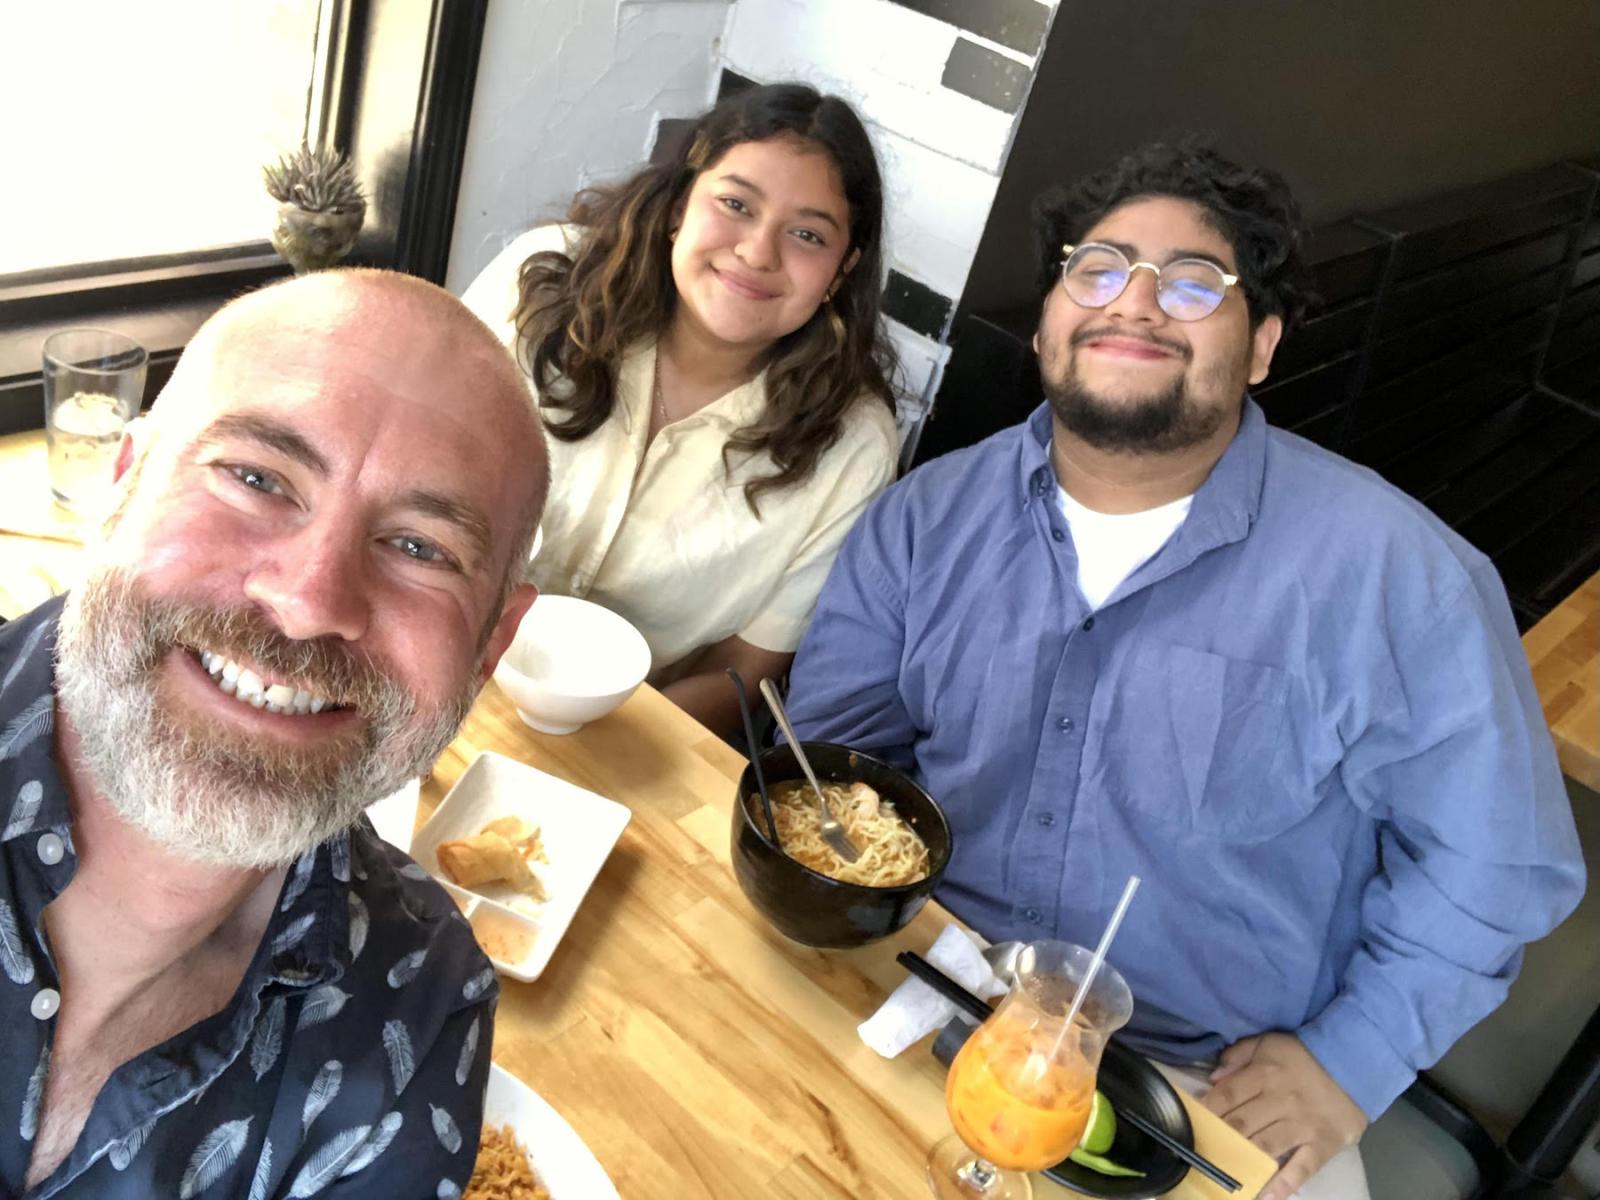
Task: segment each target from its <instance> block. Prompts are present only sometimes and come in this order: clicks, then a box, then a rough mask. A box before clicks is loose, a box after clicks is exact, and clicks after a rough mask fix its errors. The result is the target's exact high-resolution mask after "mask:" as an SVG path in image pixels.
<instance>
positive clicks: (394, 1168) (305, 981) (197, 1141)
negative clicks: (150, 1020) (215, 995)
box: [0, 600, 498, 1200]
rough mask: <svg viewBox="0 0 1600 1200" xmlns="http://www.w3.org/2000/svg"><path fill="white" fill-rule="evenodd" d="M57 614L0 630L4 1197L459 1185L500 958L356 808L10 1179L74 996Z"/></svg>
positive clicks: (335, 1194)
mask: <svg viewBox="0 0 1600 1200" xmlns="http://www.w3.org/2000/svg"><path fill="white" fill-rule="evenodd" d="M60 611H61V601H59V600H55V601H51V602H50V603H48V604H46V605H43V606H41V607H40V608H38V609H36V610H34V611H33V612H32V613H30V614H28V615H26V616H24V617H22V618H20V619H18V620H16V621H13V622H11V623H10V624H8V625H5V626H0V824H3V829H0V975H3V977H0V1028H3V1029H4V1030H5V1035H4V1037H0V1106H3V1107H0V1196H8V1197H18V1198H22V1200H45V1198H46V1197H58V1198H60V1200H78V1198H80V1197H81V1198H84V1200H87V1198H89V1197H92V1198H93V1200H151V1198H152V1197H162V1198H166V1197H177V1198H180V1200H189V1198H190V1197H198V1198H201V1200H222V1198H224V1197H227V1198H238V1200H246V1198H247V1197H248V1198H249V1200H264V1198H266V1197H302V1196H318V1197H327V1198H329V1200H334V1198H343V1200H350V1198H354V1197H362V1198H366V1197H371V1198H372V1200H390V1198H392V1197H430V1198H431V1197H436V1196H437V1197H445V1198H449V1197H454V1196H458V1195H459V1194H460V1192H461V1190H462V1189H464V1188H465V1186H466V1183H467V1179H468V1177H469V1176H470V1175H471V1173H472V1164H473V1160H474V1158H475V1157H476V1154H477V1146H478V1127H479V1124H480V1121H481V1119H482V1108H483V1092H484V1087H485V1084H486V1082H487V1079H488V1072H489V1045H490V1041H491V1034H492V1031H493V1022H494V1004H495V1000H496V998H497V996H498V988H497V985H496V982H495V977H494V971H493V968H491V967H490V966H489V963H488V960H487V959H485V958H484V956H483V953H482V952H481V951H480V950H479V949H478V946H477V944H476V942H475V941H474V940H473V938H472V934H471V931H470V930H469V929H468V927H467V925H466V923H465V922H464V921H463V920H461V919H460V916H459V914H458V912H457V909H456V907H455V905H454V904H453V903H452V902H451V901H450V899H449V898H448V897H447V896H446V895H445V893H444V891H443V890H442V889H441V888H440V887H439V886H438V885H437V884H435V883H433V882H432V881H431V880H429V879H428V877H427V876H426V875H425V874H424V873H423V872H422V870H421V868H419V867H417V866H416V864H414V863H412V862H411V861H410V860H409V859H408V858H406V857H405V856H404V855H403V854H401V853H400V852H399V851H397V850H395V849H393V848H391V847H389V846H388V845H386V844H385V843H384V842H382V841H380V840H379V839H378V837H377V836H376V835H375V834H374V833H373V832H372V830H371V828H370V826H368V825H367V824H366V822H365V821H363V822H361V823H360V824H359V825H357V826H356V827H354V828H353V829H351V830H350V831H349V832H348V833H343V834H340V835H338V836H337V837H334V838H332V839H331V840H329V841H328V842H325V843H324V844H322V845H321V846H318V847H317V848H316V849H315V850H312V851H310V852H309V853H307V854H306V855H305V856H303V857H302V858H301V859H300V860H299V861H298V862H296V863H295V864H294V866H293V868H292V869H291V870H290V871H289V872H288V874H287V876H286V878H285V880H284V886H283V892H282V894H281V896H280V897H279V900H278V904H277V907H276V909H275V911H274V912H273V916H272V920H271V923H270V924H269V925H268V927H267V931H266V934H265V936H264V937H263V939H262V942H261V945H260V947H259V948H258V949H257V950H256V954H255V957H254V959H253V960H252V961H251V963H250V966H249V968H248V970H247V971H246V972H245V976H244V980H243V982H242V983H241V984H240V985H239V988H238V990H237V991H236V992H235V993H234V995H233V998H232V999H231V1000H230V1001H229V1003H228V1005H227V1006H226V1007H225V1008H224V1009H223V1010H222V1011H221V1012H219V1013H217V1014H215V1015H214V1016H211V1017H207V1018H206V1019H204V1020H202V1021H200V1022H199V1023H198V1024H196V1025H194V1026H192V1027H190V1028H189V1029H186V1030H185V1031H184V1032H182V1033H180V1034H178V1035H177V1036H176V1037H173V1038H171V1039H170V1040H168V1041H166V1042H163V1043H162V1044H161V1045H158V1046H156V1047H154V1048H153V1049H151V1050H147V1051H145V1052H144V1053H143V1054H140V1055H139V1056H138V1057H136V1058H134V1059H132V1060H131V1061H129V1062H126V1063H124V1064H122V1066H120V1067H118V1068H117V1069H116V1070H115V1071H113V1072H112V1073H111V1076H110V1078H109V1079H107V1080H106V1083H105V1086H104V1087H102V1088H101V1090H100V1093H99V1095H98V1096H96V1098H95V1101H94V1106H93V1108H92V1109H91V1110H90V1112H89V1116H88V1119H87V1120H86V1121H85V1123H84V1126H83V1130H82V1132H81V1133H80V1134H79V1135H78V1141H77V1144H76V1145H75V1146H73V1148H72V1152H71V1153H70V1154H69V1155H68V1156H67V1157H66V1158H65V1159H64V1160H63V1161H62V1162H61V1164H60V1166H58V1167H57V1168H56V1170H55V1171H54V1172H53V1173H52V1174H51V1175H50V1176H49V1177H48V1178H46V1179H44V1180H42V1181H41V1182H40V1183H39V1184H38V1185H37V1186H35V1187H34V1188H32V1189H31V1190H28V1189H25V1188H24V1187H23V1179H24V1177H25V1176H26V1174H27V1170H28V1163H29V1159H30V1158H31V1156H32V1153H33V1139H34V1135H35V1133H36V1131H37V1129H38V1122H39V1104H40V1099H41V1097H42V1096H43V1094H44V1083H45V1079H46V1077H47V1076H48V1073H49V1071H50V1050H51V1044H52V1042H53V1040H54V1034H55V1013H56V1010H57V1009H58V1008H59V1006H60V1005H61V1004H62V1003H67V1004H70V1003H71V1002H72V997H71V995H70V994H69V995H68V996H66V997H65V998H63V997H62V996H61V995H60V992H59V990H58V989H59V987H60V982H59V980H58V979H57V977H56V972H55V967H54V965H53V961H52V958H51V954H50V947H49V942H48V940H47V938H46V937H45V932H44V923H43V914H44V910H45V906H46V905H48V904H49V903H50V902H51V901H52V900H53V899H55V897H56V896H58V895H60V894H61V891H62V889H63V888H65V887H66V886H67V884H68V883H70V882H71V881H72V877H73V873H74V872H75V870H76V868H77V855H76V854H75V852H74V850H73V844H72V816H71V810H70V807H69V804H68V798H67V793H66V788H65V785H64V784H63V782H62V779H61V776H60V773H59V771H58V770H57V768H56V763H55V759H54V754H53V742H54V738H53V737H52V736H51V733H52V724H53V718H54V707H55V697H54V688H53V683H54V670H53V665H52V664H53V654H54V644H55V631H56V622H57V619H58V617H59V615H60ZM108 919H110V918H109V915H108Z"/></svg>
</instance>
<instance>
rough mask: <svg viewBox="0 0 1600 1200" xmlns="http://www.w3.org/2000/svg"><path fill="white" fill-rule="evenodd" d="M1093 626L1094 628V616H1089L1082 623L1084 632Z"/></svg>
mask: <svg viewBox="0 0 1600 1200" xmlns="http://www.w3.org/2000/svg"><path fill="white" fill-rule="evenodd" d="M1093 628H1094V618H1093V617H1089V618H1087V619H1086V620H1085V621H1084V623H1083V631H1084V632H1085V633H1088V632H1089V630H1091V629H1093Z"/></svg>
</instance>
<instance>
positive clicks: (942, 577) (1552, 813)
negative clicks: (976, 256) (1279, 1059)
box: [790, 400, 1583, 1116]
mask: <svg viewBox="0 0 1600 1200" xmlns="http://www.w3.org/2000/svg"><path fill="white" fill-rule="evenodd" d="M1050 430H1051V423H1050V414H1049V411H1048V409H1047V408H1041V409H1039V410H1038V411H1037V412H1035V413H1034V414H1033V416H1032V417H1031V418H1030V419H1029V420H1028V421H1027V422H1026V423H1025V424H1023V425H1021V426H1017V427H1015V428H1012V429H1009V430H1006V431H1004V432H1002V433H1000V434H998V435H996V436H994V437H992V438H990V439H988V440H987V441H985V442H983V443H982V444H980V445H978V446H975V447H972V448H970V449H967V450H964V451H961V452H958V453H955V454H951V455H948V456H946V457H944V458H941V459H939V460H937V461H935V462H932V463H929V464H927V465H926V466H924V467H922V468H921V469H919V470H917V471H915V472H913V473H912V474H911V475H910V476H909V477H908V478H906V479H904V480H902V481H901V482H900V483H899V484H897V485H896V486H895V487H893V488H891V489H890V490H889V491H888V492H887V493H885V495H884V496H883V497H881V498H880V499H879V500H878V502H877V503H876V504H875V505H874V506H873V507H872V508H871V509H870V510H869V511H868V512H867V514H866V515H865V516H864V517H863V518H862V520H861V521H860V522H859V524H858V525H857V526H856V528H855V529H854V530H853V531H852V533H851V535H850V537H849V539H848V540H847V542H846V544H845V546H844V549H843V551H842V552H841V554H840V556H839V558H838V560H837V562H836V564H835V566H834V569H833V573H832V575H831V577H830V578H829V580H828V583H827V586H826V587H825V588H824V590H823V593H822V596H821V599H820V602H819V605H818V608H817V613H816V617H815V618H814V620H813V622H812V625H811V628H810V631H809V633H808V634H807V636H806V638H805V641H804V642H803V644H802V645H801V647H800V652H799V657H798V659H797V661H796V663H795V667H794V672H793V687H792V698H791V701H790V713H791V715H792V717H793V719H794V724H795V727H796V729H797V731H798V732H799V734H800V736H802V737H805V738H816V739H823V740H827V741H832V742H843V743H847V744H849V745H851V746H854V747H857V748H859V749H862V750H866V751H868V752H871V753H876V754H879V755H881V756H884V757H886V758H888V759H890V760H891V761H893V762H896V763H898V764H900V765H902V766H904V767H906V768H908V769H909V770H911V771H912V772H913V773H914V774H915V776H916V777H917V778H918V780H919V781H920V782H922V784H923V785H924V786H925V787H926V788H927V789H928V791H929V792H930V793H931V794H932V795H933V796H934V798H935V799H937V800H938V801H940V803H941V804H942V805H943V806H944V808H945V811H946V813H947V814H948V816H949V818H950V823H951V826H952V828H953V830H954V833H955V852H954V855H953V857H952V859H951V862H950V866H949V869H948V873H947V874H946V876H945V880H944V884H943V886H942V888H941V890H940V892H939V898H940V899H941V900H942V901H943V902H944V903H945V904H946V905H948V906H949V907H950V908H951V909H952V910H953V911H954V912H955V913H956V914H957V915H959V916H961V917H962V918H963V919H965V920H966V921H968V922H969V923H970V924H972V925H973V926H975V927H976V928H977V929H978V930H980V931H981V932H983V933H984V934H986V935H987V936H989V937H990V938H995V939H998V938H1021V939H1024V940H1030V939H1037V938H1044V937H1060V938H1065V939H1068V940H1070V941H1076V942H1080V943H1084V944H1087V945H1093V944H1094V943H1095V942H1096V941H1097V940H1098V938H1099V935H1100V932H1101V930H1102V928H1103V927H1104V925H1105V922H1106V920H1107V918H1108V917H1109V916H1110V913H1111V909H1112V907H1113V906H1114V905H1115V902H1116V900H1117V897H1118V896H1119V894H1120V893H1121V891H1122V887H1123V884H1124V883H1125V882H1126V881H1127V878H1128V876H1130V875H1135V874H1137V875H1140V876H1142V877H1143V879H1144V886H1143V888H1142V890H1141V891H1140V892H1139V895H1138V898H1137V900H1136V901H1135V902H1134V905H1133V907H1132V909H1131V910H1130V912H1129V915H1128V917H1127V921H1126V923H1125V924H1124V925H1123V927H1122V931H1121V933H1120V934H1119V935H1118V938H1117V942H1116V946H1115V948H1114V950H1113V955H1112V957H1113V961H1114V963H1115V965H1116V966H1118V967H1119V968H1120V969H1121V971H1122V972H1123V974H1124V975H1125V976H1126V977H1127V979H1128V982H1129V984H1130V986H1131V987H1132V989H1133V993H1134V995H1135V996H1136V997H1137V1007H1136V1011H1135V1014H1134V1018H1133V1021H1132V1023H1131V1024H1130V1026H1129V1039H1130V1041H1132V1042H1133V1044H1135V1045H1136V1046H1138V1047H1140V1048H1141V1049H1143V1050H1145V1051H1146V1052H1147V1053H1152V1054H1155V1055H1157V1056H1160V1057H1164V1058H1167V1059H1169V1060H1172V1061H1180V1060H1195V1059H1206V1058H1210V1057H1213V1056H1215V1055H1216V1054H1217V1053H1218V1052H1220V1050H1221V1049H1222V1048H1223V1047H1224V1046H1226V1045H1228V1044H1229V1043H1231V1042H1233V1041H1236V1040H1238V1039H1239V1038H1242V1037H1246V1036H1249V1035H1253V1034H1257V1033H1261V1032H1263V1031H1267V1030H1292V1031H1296V1032H1298V1034H1299V1036H1300V1037H1301V1039H1302V1040H1303V1041H1304V1042H1305V1044H1306V1045H1307V1047H1308V1048H1309V1049H1310V1050H1311V1051H1312V1053H1313V1054H1315V1055H1316V1057H1317V1058H1318V1060H1319V1061H1320V1062H1321V1063H1322V1064H1323V1065H1324V1067H1325V1068H1326V1069H1327V1070H1328V1071H1329V1073H1330V1074H1331V1075H1332V1076H1333V1077H1334V1078H1335V1079H1336V1080H1337V1081H1338V1082H1339V1083H1340V1085H1341V1086H1342V1087H1343V1088H1344V1089H1345V1091H1347V1092H1348V1093H1349V1094H1350V1095H1351V1097H1353V1098H1354V1099H1355V1100H1356V1102H1357V1103H1359V1104H1360V1105H1361V1107H1362V1108H1363V1109H1364V1110H1365V1111H1366V1112H1367V1113H1368V1115H1369V1116H1376V1115H1377V1114H1378V1113H1380V1112H1382V1111H1383V1109H1385V1108H1386V1107H1387V1106H1388V1105H1389V1103H1390V1102H1391V1101H1392V1100H1393V1099H1394V1097H1395V1096H1397V1095H1398V1094H1399V1093H1400V1092H1401V1091H1402V1090H1404V1088H1405V1087H1406V1085H1407V1084H1408V1083H1409V1082H1410V1080H1411V1079H1412V1078H1413V1076H1414V1074H1415V1072H1416V1071H1417V1070H1418V1069H1420V1068H1422V1067H1425V1066H1427V1065H1430V1064H1431V1063H1432V1062H1434V1061H1435V1060H1436V1059H1438V1058H1439V1056H1440V1055H1442V1054H1443V1053H1444V1051H1445V1050H1446V1049H1448V1048H1449V1046H1450V1045H1451V1044H1452V1043H1453V1042H1454V1041H1455V1040H1456V1039H1457V1038H1458V1037H1460V1036H1461V1034H1463V1033H1464V1032H1465V1031H1466V1030H1467V1029H1468V1028H1469V1027H1470V1026H1472V1025H1473V1024H1474V1023H1475V1022H1477V1021H1478V1020H1480V1019H1481V1018H1482V1017H1484V1016H1485V1015H1486V1014H1487V1013H1489V1012H1490V1011H1491V1010H1492V1009H1494V1008H1495V1007H1496V1006H1497V1005H1498V1004H1499V1003H1500V1002H1501V1000H1502V999H1504V997H1505V994H1506V989H1507V987H1508V986H1509V984H1510V981H1511V980H1512V979H1513V978H1514V977H1515V975H1516V972H1517V970H1518V967H1519V966H1520V963H1521V946H1522V944H1523V943H1524V942H1526V941H1529V940H1532V939H1534V938H1537V937H1540V936H1542V935H1543V934H1544V933H1546V932H1547V931H1549V930H1550V929H1551V928H1552V927H1553V926H1554V925H1555V924H1556V923H1557V922H1558V921H1559V920H1560V919H1561V918H1562V917H1563V916H1565V914H1567V913H1568V912H1570V911H1571V909H1572V908H1573V907H1574V906H1575V905H1576V903H1577V900H1578V897H1579V896H1580V895H1581V893H1582V890H1583V867H1582V860H1581V857H1580V854H1579V849H1578V841H1577V835H1576V832H1575V830H1574V827H1573V821H1572V813H1571V809H1570V805H1569V802H1568V800H1567V797H1566V794H1565V791H1564V789H1563V786H1562V782H1561V776H1560V772H1559V769H1558V768H1557V766H1556V762H1555V755H1554V750H1553V747H1552V745H1551V741H1550V736H1549V733H1548V731H1547V730H1546V727H1545V725H1544V721H1543V717H1542V715H1541V713H1540V709H1539V704H1538V700H1537V697H1536V694H1535V692H1534V690H1533V685H1532V680H1531V679H1530V677H1529V673H1528V666H1527V662H1526V659H1525V658H1524V656H1523V653H1522V647H1521V644H1520V643H1519V641H1518V639H1517V633H1516V628H1515V625H1514V623H1513V621H1512V617H1511V612H1510V609H1509V607H1508V605H1507V603H1506V599H1505V595H1504V591H1503V589H1502V587H1501V585H1500V581H1499V578H1498V577H1497V576H1496V574H1495V572H1494V569H1493V568H1492V566H1491V565H1490V564H1489V563H1488V561H1487V560H1486V559H1485V558H1484V557H1483V556H1482V555H1481V554H1479V553H1478V552H1477V551H1476V550H1474V549H1473V548H1472V547H1471V546H1469V545H1468V544H1467V543H1466V542H1464V541H1463V540H1462V539H1461V538H1459V537H1457V536H1456V535H1455V534H1453V533H1451V532H1450V531H1449V530H1448V529H1447V528H1445V527H1444V526H1443V525H1442V524H1440V522H1439V521H1438V520H1437V519H1435V518H1434V517H1433V516H1432V515H1431V514H1429V513H1428V512H1427V511H1426V510H1425V509H1424V508H1422V506H1421V505H1419V504H1417V503H1416V502H1415V501H1413V500H1411V499H1410V498H1408V497H1407V496H1405V495H1404V494H1402V493H1400V492H1398V491H1396V490H1395V489H1394V488H1392V487H1390V486H1389V485H1388V484H1386V483H1384V482H1383V481H1382V480H1381V479H1379V478H1378V477H1377V476H1376V475H1374V474H1373V473H1371V472H1370V471H1367V470H1365V469H1363V468H1361V467H1358V466H1356V465H1354V464H1352V463H1350V462H1348V461H1346V460H1344V459H1342V458H1339V457H1338V456H1336V455H1333V454H1329V453H1327V452H1326V451H1323V450H1320V449H1318V448H1317V447H1315V446H1313V445H1311V444H1310V443H1308V442H1306V441H1304V440H1302V439H1300V438H1297V437H1295V436H1293V435H1292V434H1288V433H1284V432H1282V431H1281V430H1276V429H1269V428H1268V427H1267V425H1266V422H1265V421H1264V419H1263V418H1262V415H1261V412H1260V410H1259V408H1257V407H1256V405H1255V404H1254V403H1253V402H1250V401H1248V400H1247V401H1246V402H1245V407H1244V414H1243V419H1242V422H1241V425H1240V429H1239V432H1238V435H1237V436H1236V437H1235V439H1234V440H1233V442H1232V443H1231V444H1230V446H1229V448H1228V450H1227V451H1226V453H1225V454H1224V455H1223V456H1222V458H1221V459H1220V460H1219V462H1218V463H1217V465H1216V467H1215V468H1214V469H1213V470H1212V472H1211V475H1210V477H1209V478H1208V479H1207V480H1206V482H1205V484H1204V485H1203V486H1202V487H1201V488H1200V489H1199V491H1198V492H1196V493H1195V496H1194V501H1193V504H1192V507H1191V508H1190V511H1189V515H1188V517H1187V518H1186V519H1185V521H1184V522H1183V524H1182V526H1180V527H1179V529H1178V530H1177V532H1176V533H1174V534H1173V536H1172V537H1171V539H1170V540H1169V541H1168V542H1167V544H1166V545H1165V546H1163V547H1162V549H1161V550H1160V551H1159V552H1158V553H1156V554H1155V555H1154V557H1152V558H1151V559H1150V560H1148V561H1147V562H1145V563H1144V564H1143V565H1141V566H1140V567H1139V568H1138V569H1137V570H1135V571H1134V572H1133V573H1132V574H1131V575H1130V576H1129V577H1128V578H1127V579H1126V580H1125V581H1124V582H1123V583H1122V584H1121V586H1120V587H1118V588H1117V590H1116V591H1115V592H1114V593H1113V594H1112V595H1111V597H1110V598H1109V600H1108V601H1107V603H1106V604H1105V605H1104V606H1102V607H1101V608H1100V609H1099V610H1097V611H1094V612H1091V611H1090V610H1089V608H1088V606H1087V604H1086V603H1085V601H1084V599H1083V597H1082V595H1081V594H1080V593H1079V591H1078V588H1077V584H1076V579H1077V556H1076V552H1075V550H1074V548H1073V542H1072V537H1071V532H1070V530H1069V529H1068V528H1067V525H1066V522H1065V520H1064V518H1063V516H1062V513H1061V509H1060V506H1059V505H1058V504H1057V500H1056V481H1055V477H1054V474H1053V472H1052V469H1051V465H1050V458H1049V444H1050Z"/></svg>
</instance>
